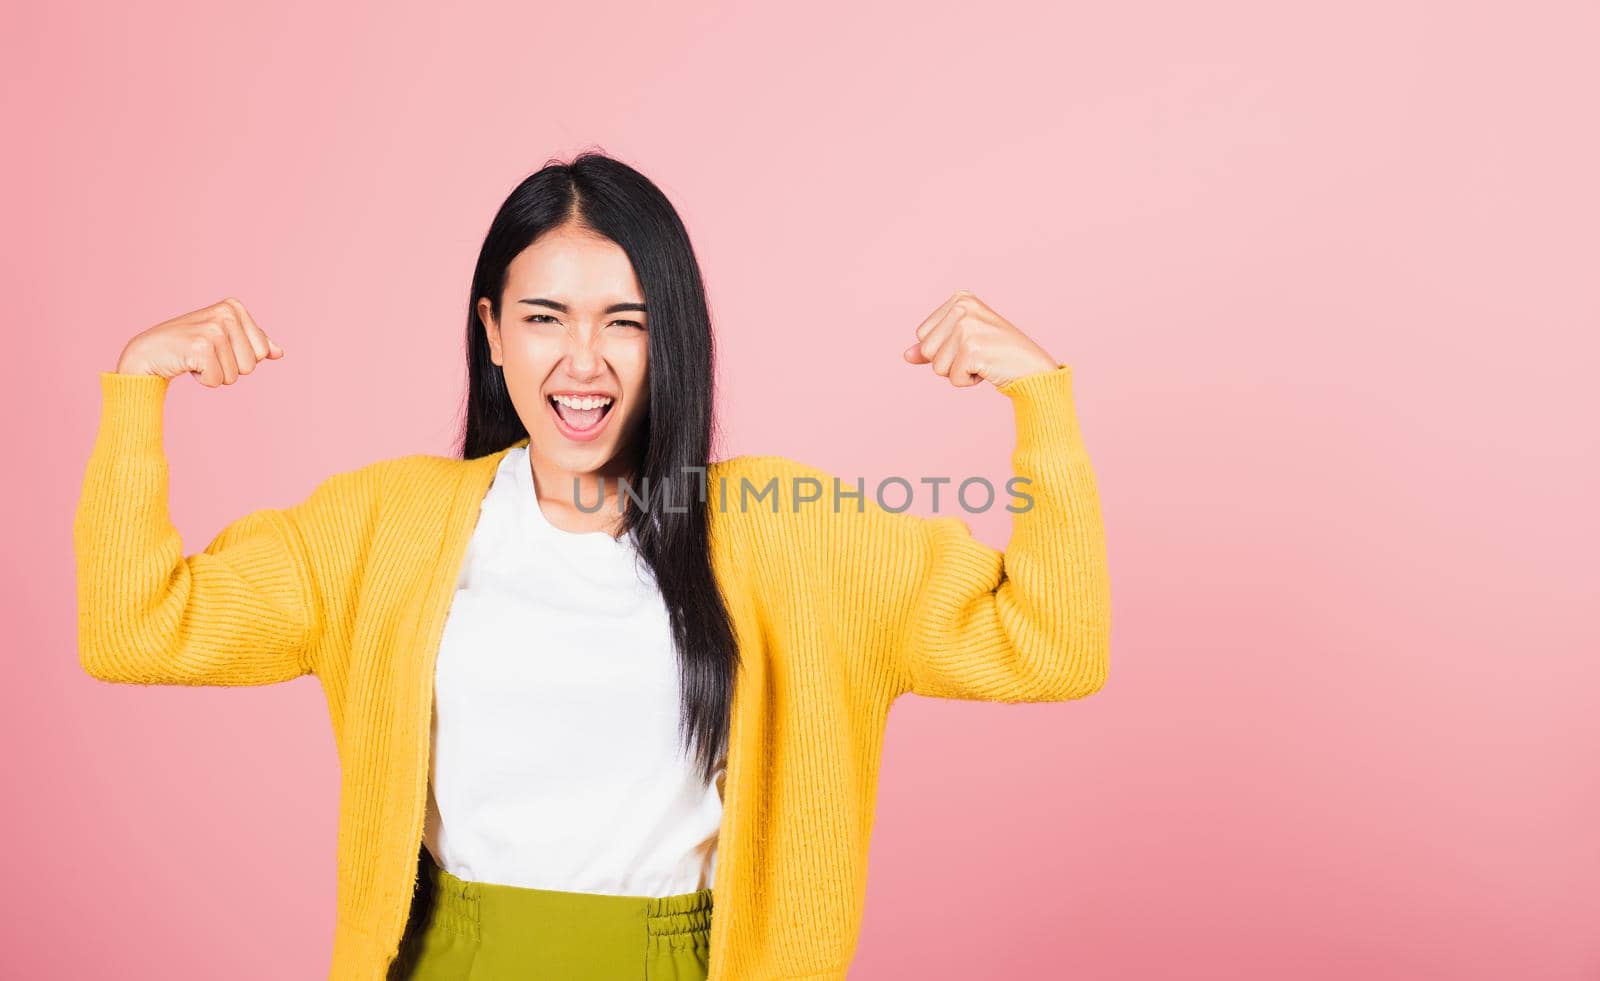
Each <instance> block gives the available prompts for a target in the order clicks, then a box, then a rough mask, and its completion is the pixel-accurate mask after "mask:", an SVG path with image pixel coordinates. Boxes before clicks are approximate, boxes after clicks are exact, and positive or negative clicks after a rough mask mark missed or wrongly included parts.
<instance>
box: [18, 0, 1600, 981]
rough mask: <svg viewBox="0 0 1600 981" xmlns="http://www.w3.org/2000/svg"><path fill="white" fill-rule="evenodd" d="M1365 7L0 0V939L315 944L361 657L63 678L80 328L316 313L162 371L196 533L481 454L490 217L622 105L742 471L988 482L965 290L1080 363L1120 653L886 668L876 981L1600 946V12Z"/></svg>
mask: <svg viewBox="0 0 1600 981" xmlns="http://www.w3.org/2000/svg"><path fill="white" fill-rule="evenodd" d="M1321 6H1322V9H1320V10H1311V9H1309V7H1308V5H1303V4H1280V3H1266V2H1259V3H1241V2H1225V3H1218V4H1204V5H1201V4H1182V3H1170V4H1148V3H1132V4H1129V3H1122V4H1111V5H1107V4H1096V5H1092V6H1091V5H1077V6H1076V7H1075V8H1073V9H1065V10H1063V9H1061V8H1060V7H1058V6H1057V5H1053V4H1052V5H1046V4H1042V3H1041V4H1034V5H1008V4H994V3H985V4H980V5H976V6H972V5H964V6H962V7H952V8H951V9H949V10H948V11H941V10H937V9H933V8H931V7H929V6H927V5H921V4H904V3H902V4H885V5H879V6H877V7H876V8H875V9H863V8H862V7H861V6H859V5H855V4H851V5H837V6H828V7H823V8H818V7H816V6H815V5H807V6H806V7H796V6H793V5H785V6H781V7H780V6H777V5H766V6H765V9H764V10H763V11H757V10H755V9H753V5H751V6H745V7H735V6H732V5H726V6H720V7H719V6H699V7H693V8H691V7H688V6H685V5H679V4H672V5H666V4H648V5H647V4H633V5H616V6H611V5H605V4H599V5H595V4H590V5H571V4H568V5H550V4H543V5H529V4H496V5H482V6H480V7H478V9H477V10H475V11H474V12H472V13H471V14H470V15H467V14H464V13H459V12H452V11H449V10H447V9H445V7H444V5H438V6H437V7H433V6H424V5H421V4H414V3H413V4H399V5H395V4H368V5H361V6H355V5H350V6H346V7H344V8H343V9H339V8H325V7H322V6H320V5H312V4H307V3H302V4H293V3H291V4H288V5H283V4H270V5H268V4H257V5H252V6H249V7H246V6H243V5H233V6H232V7H231V9H230V8H224V7H221V6H219V5H216V4H200V3H161V4H156V5H136V6H127V5H122V4H111V3H100V4H94V5H83V4H67V5H63V4H27V5H21V6H19V7H17V8H15V9H14V10H12V11H11V12H10V13H9V15H8V17H7V21H8V29H7V31H6V32H5V38H4V40H3V41H0V46H3V50H0V72H3V73H4V92H5V97H4V103H3V107H4V108H3V111H4V114H5V115H4V120H3V123H4V133H5V137H6V143H7V152H6V153H5V154H4V163H3V164H0V166H4V168H5V170H6V174H5V190H6V195H7V198H8V201H7V206H6V212H7V217H6V220H5V224H6V226H7V234H6V235H5V245H4V248H5V253H6V255H5V262H4V268H3V273H0V275H3V276H4V277H5V282H4V283H3V286H4V289H3V290H0V297H3V300H0V302H3V304H4V316H5V322H6V324H7V329H8V335H7V336H9V337H10V338H11V341H10V344H9V346H8V347H9V350H10V351H11V352H12V353H11V358H12V367H11V369H10V371H9V382H8V384H6V385H5V386H4V387H3V389H0V399H3V406H0V411H3V412H4V413H5V414H6V416H7V417H8V418H10V419H11V420H12V424H11V425H10V426H8V427H7V438H8V442H9V443H10V444H11V445H10V452H11V456H12V461H13V464H14V466H15V467H16V468H17V469H15V470H13V477H12V478H11V481H10V483H9V486H8V487H7V488H6V491H5V493H6V496H7V501H6V505H7V507H6V513H7V524H8V532H9V534H8V538H9V540H10V542H11V547H10V549H9V558H8V561H7V562H6V564H5V579H6V582H5V585H6V586H7V587H8V588H7V590H6V595H7V596H8V600H7V605H8V613H9V616H8V619H9V620H10V622H11V624H12V627H11V633H12V641H11V644H10V645H9V649H10V655H9V662H10V667H11V672H10V675H9V683H8V684H6V685H5V686H3V695H0V699H3V704H0V726H3V727H4V728H3V735H4V737H5V740H6V745H7V746H8V747H9V749H8V751H7V752H6V754H5V757H6V764H5V765H6V769H7V773H6V781H5V783H6V787H7V790H8V794H7V796H8V799H9V800H10V802H11V803H10V806H8V807H7V808H5V810H4V813H3V816H0V837H3V839H4V840H5V842H6V845H7V863H6V864H7V868H6V874H7V877H8V879H9V881H8V883H7V884H6V887H5V888H4V890H3V896H4V898H3V899H0V903H3V904H4V909H3V910H0V914H3V915H0V924H3V926H0V930H3V932H4V936H3V938H0V941H3V943H4V951H5V952H4V955H3V957H0V961H3V962H4V963H5V964H6V965H7V972H6V973H8V974H10V975H12V976H18V977H24V976H25V977H30V978H43V977H50V978H83V977H111V976H116V977H120V978H211V977H222V976H226V977H230V978H238V979H251V978H260V979H281V978H291V977H293V978H309V977H317V976H322V975H323V974H324V973H325V972H326V965H327V960H328V957H329V954H330V950H331V943H332V924H333V910H334V882H335V877H334V864H333V863H334V844H335V818H336V808H337V799H336V795H337V778H338V762H337V759H336V757H335V754H334V746H333V741H332V737H331V732H330V729H329V725H328V721H327V716H326V710H325V708H324V705H323V702H322V696H321V691H320V689H319V687H318V685H317V682H316V681H315V680H314V679H312V678H305V679H300V680H298V681H296V682H293V683H290V684H286V685H281V686H276V687H272V688H261V689H234V690H220V689H175V688H151V689H139V688H136V687H131V686H114V685H106V684H102V683H99V682H96V681H94V680H92V679H90V678H89V677H88V676H87V675H85V674H84V673H82V672H81V670H80V669H79V667H78V663H77V660H76V653H75V648H74V633H73V616H74V607H73V584H72V564H71V536H70V525H71V515H72V508H73V505H74V504H75V502H76V499H77V493H78V487H79V481H80V480H81V477H82V468H83V464H84V461H85V459H86V456H87V453H88V448H89V445H90V442H91V440H92V438H93V435H94V426H95V423H96V420H97V418H98V412H99V390H98V382H97V378H96V373H97V372H98V371H100V370H102V369H109V368H111V367H112V366H113V365H114V363H115V359H116V357H117V354H118V353H119V351H120V350H121V347H122V345H123V343H124V342H125V341H126V340H127V339H128V338H129V337H131V336H132V335H133V334H135V333H137V332H138V331H140V330H143V329H145V328H146V327H148V326H150V325H152V324H155V323H157V322H159V321H161V320H164V319H166V318H168V317H171V316H173V315H176V314H178V313H182V312H184V311H187V310H191V309H193V308H196V307H199V306H201V305H204V304H206V303H210V302H213V301H215V300H217V299H220V298H222V297H223V296H225V295H229V294H233V295H237V296H239V297H240V298H242V299H243V300H244V301H245V303H246V304H247V305H248V306H249V307H250V309H251V310H252V311H253V312H254V313H255V315H256V317H257V318H258V320H259V321H260V322H261V324H262V325H263V327H265V328H266V329H267V330H268V331H269V332H270V333H272V334H273V335H274V336H275V337H277V338H278V339H279V340H280V341H281V342H282V344H283V346H284V347H285V348H286V350H287V351H288V356H287V358H285V359H284V360H283V361H282V362H279V363H276V364H272V365H270V366H268V367H267V368H266V369H264V370H263V371H262V372H260V373H259V374H257V375H255V376H252V377H250V378H248V379H246V380H245V382H246V383H244V384H240V385H238V386H235V387H232V388H227V389H221V390H205V389H202V388H201V387H200V386H199V385H197V384H195V383H193V382H192V381H190V380H187V379H181V380H180V381H179V382H178V383H175V384H174V387H173V391H172V392H171V395H170V397H169V402H168V430H167V448H168V453H169V458H170V460H171V465H172V471H173V501H172V506H173V513H174V515H175V518H176V520H177V522H178V524H179V527H180V529H181V530H182V531H183V533H184V539H185V544H186V547H187V549H188V550H189V551H195V550H198V549H199V548H200V547H202V546H203V545H204V544H205V542H206V541H207V540H208V539H209V538H210V536H211V535H213V534H214V533H215V532H216V531H217V530H219V529H220V528H221V527H222V525H223V524H225V523H226V522H227V521H228V520H230V519H232V518H234V517H237V516H239V515H242V514H243V513H245V512H246V511H248V510H251V509H254V508H257V507H265V506H281V505H285V504H288V503H291V502H293V501H295V500H298V499H299V498H301V497H302V496H303V495H304V494H306V493H308V492H309V490H310V488H311V487H312V486H313V485H314V484H315V482H316V481H317V480H318V479H319V478H321V477H323V476H326V475H328V474H331V473H333V472H336V471H338V470H341V469H345V468H350V467H354V466H357V465H359V464H361V463H365V462H368V461H371V460H375V459H379V458H383V457H387V456H391V455H399V454H402V453H409V452H416V451H430V452H447V451H448V448H449V445H450V441H451V438H452V436H453V435H454V431H455V426H456V411H457V407H458V399H459V397H460V395H461V390H462V389H461V386H462V367H461V363H462V355H461V350H460V345H461V337H460V333H461V329H462V319H463V316H464V312H465V307H466V302H467V297H466V290H467V284H468V278H469V274H470V272H471V265H472V262H473V260H474V258H475V256H476V249H477V246H478V244H479V242H480V241H481V238H482V235H483V233H484V231H485V229H486V228H487V224H488V221H489V218H490V217H491V215H492V213H493V210H494V208H495V207H496V206H497V205H498V204H499V202H500V200H501V199H502V198H503V197H504V195H505V194H506V193H507V192H508V191H509V190H510V189H511V187H512V186H513V185H514V184H515V183H516V182H517V181H518V180H520V179H521V178H522V177H524V176H525V175H526V174H528V173H530V172H532V171H533V170H535V169H537V168H538V167H539V166H540V165H541V164H542V163H543V162H544V161H545V160H546V159H547V158H548V157H551V156H560V157H563V158H567V157H570V156H571V155H573V154H574V153H576V152H578V151H580V150H582V149H584V148H586V147H589V146H596V147H599V148H602V149H604V150H606V151H608V152H610V153H612V154H615V155H617V156H620V157H622V158H623V159H625V160H627V161H629V162H630V163H633V164H634V165H635V166H638V167H639V168H640V169H641V170H643V171H644V172H645V173H646V174H647V175H649V176H651V177H652V179H654V180H655V181H656V182H658V183H659V184H660V185H661V187H662V188H663V189H664V190H665V191H666V193H667V194H668V195H669V196H670V197H671V198H672V199H673V201H674V202H675V203H676V204H677V206H678V207H679V208H680V209H681V212H682V214H683V215H684V218H685V221H686V222H687V224H688V225H689V228H690V231H691V234H692V235H693V236H694V241H695V245H696V248H697V250H698V253H699V255H700V257H701V261H702V262H703V264H704V268H705V271H706V276H707V280H708V284H709V288H710V291H711V299H712V304H713V313H714V316H715V319H716V322H717V324H718V327H719V332H720V333H719V339H720V344H721V347H722V361H721V366H720V372H721V374H720V380H721V385H722V388H721V398H722V403H721V419H722V424H723V426H724V429H725V431H726V434H727V438H726V440H725V442H724V443H723V444H722V446H721V447H720V448H719V449H720V452H719V455H721V456H728V455H733V454H736V453H742V452H761V453H779V454H784V455H789V456H793V457H797V458H801V459H805V460H807V461H810V462H813V463H815V464H818V465H821V466H824V467H827V468H829V469H831V470H833V471H834V472H836V473H840V474H850V475H854V474H866V475H880V476H881V475H884V474H888V473H901V474H910V475H922V474H942V475H950V474H958V475H968V474H987V475H989V476H991V477H992V478H995V479H997V480H1003V478H1004V476H1005V475H1006V474H1007V473H1008V471H1007V469H1006V468H1007V462H1008V454H1009V450H1010V447H1011V444H1012V439H1011V435H1012V429H1011V419H1012V417H1011V414H1010V411H1009V407H1008V405H1007V404H1006V402H1005V400H1004V398H1003V397H1001V396H999V395H998V394H997V393H995V392H994V391H993V389H992V388H990V387H989V386H980V387H978V388H975V389H962V390H957V389H954V388H952V387H950V386H949V385H948V383H946V382H945V381H944V380H943V379H940V378H938V377H937V376H935V375H933V374H932V373H931V370H930V369H929V368H928V367H927V366H909V365H906V364H905V363H904V362H902V361H901V360H900V354H899V353H900V351H901V349H902V348H904V347H905V346H906V345H907V344H908V343H909V342H910V340H911V339H912V338H911V334H912V330H913V329H914V328H915V326H916V325H917V323H918V322H919V321H920V320H921V319H922V317H923V316H924V315H925V314H926V313H927V312H929V311H930V310H932V309H933V308H934V307H935V306H937V305H938V303H939V302H940V301H941V300H943V299H944V297H945V296H946V295H948V294H949V293H950V292H951V291H952V290H954V289H956V288H969V289H972V290H974V291H976V292H977V293H978V295H979V296H980V297H982V298H983V299H984V300H986V301H987V302H989V303H990V304H991V305H992V306H994V307H995V308H996V309H997V310H999V311H1000V312H1001V313H1002V314H1003V315H1005V316H1007V317H1008V318H1010V319H1011V320H1012V321H1013V322H1015V323H1016V324H1018V325H1019V326H1020V327H1022V328H1023V329H1024V330H1025V331H1027V332H1029V333H1030V334H1032V335H1033V336H1035V337H1037V338H1038V339H1039V340H1040V342H1041V343H1042V344H1043V345H1044V346H1045V347H1046V349H1048V350H1049V351H1050V352H1051V353H1052V354H1054V355H1056V356H1057V357H1058V358H1059V359H1060V360H1062V361H1065V362H1067V363H1069V364H1072V365H1073V366H1074V371H1075V378H1076V390H1077V398H1078V408H1079V412H1080V415H1081V418H1082V422H1083V426H1084V429H1085V432H1086V436H1087V440H1088V443H1089V448H1090V450H1091V453H1092V454H1093V457H1094V460H1095V463H1096V468H1097V472H1098V474H1099V476H1100V481H1101V494H1102V498H1103V501H1104V505H1105V517H1106V525H1107V536H1108V541H1109V547H1110V556H1111V563H1112V576H1113V588H1112V592H1113V596H1114V601H1115V615H1114V629H1113V639H1114V643H1113V652H1112V669H1111V676H1110V681H1109V683H1108V684H1107V685H1106V687H1105V689H1104V690H1103V691H1102V692H1101V693H1099V694H1097V695H1095V696H1094V697H1092V698H1090V699H1087V700H1085V701H1082V702H1078V703H1066V704H1044V705H1019V706H1006V705H998V704H983V703H968V702H944V701H935V700H928V699H920V698H915V697H908V698H906V699H904V700H902V701H901V702H899V703H897V705H896V707H895V710H894V712H893V715H892V717H891V725H890V730H889V733H888V742H887V746H886V749H885V754H886V758H885V769H884V774H883V783H882V788H881V802H880V805H879V806H880V810H879V816H878V822H877V825H876V830H875V837H874V842H873V854H872V866H871V867H872V874H871V879H870V884H869V894H868V907H867V915H866V922H865V927H864V932H863V936H862V940H861V944H860V947H859V951H858V955H857V958H856V961H855V966H854V970H853V972H852V977H859V978H869V979H870V978H877V979H892V978H906V977H917V978H929V979H934V978H972V977H1006V978H1012V977H1016V978H1022V977H1071V978H1079V979H1089V978H1106V979H1110V978H1165V977H1182V978H1263V979H1265V978H1286V977H1293V978H1350V977H1358V976H1359V977H1371V978H1508V977H1517V978H1594V977H1597V976H1600V934H1597V933H1596V926H1595V925H1596V923H1597V922H1600V880H1597V877H1600V780H1597V778H1596V769H1595V763H1594V758H1595V754H1596V752H1597V747H1600V712H1596V710H1595V688H1596V685H1597V683H1600V659H1597V657H1596V655H1597V653H1600V642H1597V641H1600V637H1597V630H1596V622H1595V609H1596V606H1597V604H1596V602H1595V600H1596V597H1597V594H1600V588H1597V587H1600V576H1597V573H1596V563H1595V558H1594V555H1595V546H1596V544H1597V543H1600V535H1597V531H1600V528H1597V525H1600V521H1597V518H1596V516H1595V509H1594V502H1595V500H1596V499H1597V498H1600V453H1597V449H1600V445H1597V439H1596V436H1595V423H1596V420H1597V418H1600V411H1597V410H1600V405H1597V395H1596V385H1595V381H1594V371H1595V367H1596V357H1597V355H1600V345H1597V343H1596V340H1595V337H1596V329H1597V327H1600V322H1597V321H1600V317H1597V313H1600V302H1597V299H1596V292H1595V271H1596V267H1597V263H1600V234H1597V231H1596V229H1597V228H1600V192H1597V187H1600V183H1597V180H1596V175H1597V174H1600V140H1597V136H1596V126H1595V121H1596V115H1595V113H1596V108H1595V93H1596V91H1597V84H1600V72H1597V70H1596V68H1595V62H1594V60H1593V58H1592V55H1593V44H1594V41H1595V38H1596V37H1597V36H1600V13H1597V8H1595V7H1594V6H1593V5H1592V4H1580V3H1572V4H1549V3H1532V4H1521V5H1516V6H1515V7H1513V5H1510V4H1499V5H1487V4H1455V3H1451V4H1447V3H1436V4H1422V3H1416V2H1404V3H1394V2H1386V3H1372V2H1363V3H1355V4H1350V3H1346V4H1339V5H1333V4H1328V5H1321ZM1497 8H1498V9H1497ZM970 523H971V526H972V528H973V530H974V533H975V534H977V535H978V536H979V537H980V538H982V539H984V540H985V541H988V542H989V543H991V544H994V545H997V546H1001V545H1003V544H1004V542H1005V538H1006V534H1007V530H1008V528H1009V519H1008V516H1007V515H1006V514H1005V513H1004V512H1003V511H997V512H994V513H989V514H983V515H975V516H973V517H972V518H971V522H970Z"/></svg>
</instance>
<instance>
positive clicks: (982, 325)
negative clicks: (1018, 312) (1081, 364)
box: [900, 290, 1059, 388]
mask: <svg viewBox="0 0 1600 981" xmlns="http://www.w3.org/2000/svg"><path fill="white" fill-rule="evenodd" d="M917 338H918V340H917V342H916V343H915V344H913V345H911V346H910V347H908V348H906V349H905V350H904V351H902V352H901V353H900V356H901V357H903V358H905V359H906V361H907V362H909V363H911V364H932V365H933V371H934V374H937V375H942V376H943V377H945V378H947V379H949V381H950V384H952V385H954V386H956V387H957V388H965V387H967V386H968V385H976V384H977V383H978V382H980V381H987V382H991V383H993V384H994V386H995V387H996V388H998V387H1000V386H1001V385H1004V384H1005V383H1006V382H1009V381H1013V380H1015V379H1018V378H1021V377H1022V376H1023V375H1031V374H1033V373H1034V372H1036V371H1051V370H1054V369H1055V368H1057V367H1059V362H1057V361H1056V359H1055V358H1052V357H1051V356H1050V354H1049V353H1048V352H1047V351H1045V349H1044V348H1042V347H1040V346H1039V345H1038V344H1037V343H1035V342H1034V340H1033V338H1031V337H1029V336H1028V335H1026V334H1024V333H1023V332H1022V331H1020V330H1018V329H1017V328H1016V327H1015V326H1013V325H1012V323H1011V322H1010V321H1009V320H1007V319H1006V318H1004V317H1002V316H1000V315H999V314H998V313H995V312H994V311H993V310H991V309H990V308H989V305H988V304H986V303H984V302H983V301H982V300H980V299H978V298H977V297H976V296H975V295H973V293H972V292H971V291H970V290H956V291H955V293H954V294H952V295H951V297H950V299H948V300H946V301H944V303H942V304H940V305H939V309H937V310H935V311H933V312H932V313H930V314H928V317H927V319H926V320H924V321H923V322H922V324H921V326H919V327H918V328H917Z"/></svg>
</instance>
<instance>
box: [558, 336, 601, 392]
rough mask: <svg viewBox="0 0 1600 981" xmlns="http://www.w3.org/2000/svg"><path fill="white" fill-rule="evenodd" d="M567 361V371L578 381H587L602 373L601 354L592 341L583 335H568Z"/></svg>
mask: <svg viewBox="0 0 1600 981" xmlns="http://www.w3.org/2000/svg"><path fill="white" fill-rule="evenodd" d="M565 361H566V363H567V364H566V367H567V373H568V374H570V375H571V376H572V377H573V378H574V379H575V380H577V381H580V382H581V381H586V380H588V379H590V378H593V377H594V376H595V375H597V374H599V373H600V364H601V361H600V355H599V354H598V353H597V352H596V351H595V349H594V345H593V344H592V343H590V342H589V341H587V340H585V339H583V338H581V337H573V336H572V335H571V334H568V335H567V348H566V354H565Z"/></svg>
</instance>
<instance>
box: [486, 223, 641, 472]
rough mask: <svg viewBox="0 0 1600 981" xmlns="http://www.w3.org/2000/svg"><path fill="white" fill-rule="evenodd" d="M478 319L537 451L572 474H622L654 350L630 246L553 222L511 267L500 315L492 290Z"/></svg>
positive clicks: (638, 417)
mask: <svg viewBox="0 0 1600 981" xmlns="http://www.w3.org/2000/svg"><path fill="white" fill-rule="evenodd" d="M478 319H479V320H480V321H482V323H483V325H484V330H485V331H487V333H488V339H489V351H490V356H491V357H492V358H493V360H494V363H495V364H497V365H500V366H501V368H502V369H503V370H504V373H505V379H506V387H507V388H508V389H509V390H510V393H511V401H512V403H513V404H514V405H515V406H516V409H517V415H518V416H520V417H521V419H522V422H523V425H525V426H526V427H527V429H528V435H529V437H530V445H531V446H532V447H533V448H534V449H533V452H536V453H538V454H540V455H542V456H543V457H544V458H545V460H546V461H547V462H549V463H550V464H551V465H553V466H556V467H560V468H563V469H565V470H570V471H572V472H574V473H591V472H596V471H603V472H605V473H606V474H607V475H608V476H617V475H622V474H623V473H624V472H625V467H624V465H625V464H627V463H628V461H627V460H626V459H624V458H621V457H620V456H619V453H627V452H629V451H631V449H632V445H633V439H634V437H635V435H636V434H637V432H638V430H639V427H640V425H641V424H642V423H643V422H644V418H645V411H646V409H647V408H648V402H649V398H648V388H647V386H646V381H647V377H648V370H649V352H650V344H649V335H648V333H647V330H648V328H649V326H650V322H649V319H648V317H647V316H646V313H645V311H644V293H643V291H642V290H640V288H639V282H638V280H637V279H636V278H635V277H634V273H633V264H632V263H631V262H629V261H628V255H627V253H626V252H624V251H622V247H621V246H619V245H617V244H616V243H615V242H612V241H610V240H609V239H604V238H600V237H598V236H596V235H595V234H593V233H592V232H583V231H579V230H576V229H573V228H571V227H567V226H563V227H561V228H556V229H552V230H551V231H549V232H547V233H545V234H544V235H542V236H540V237H539V238H538V240H536V241H535V242H534V243H533V244H532V245H529V246H528V247H527V248H526V249H523V250H522V252H520V253H519V254H518V255H517V257H516V258H515V259H513V260H512V262H511V265H510V267H509V268H508V269H507V270H506V288H505V293H504V294H503V295H502V296H501V298H500V320H499V322H498V323H496V322H495V320H494V318H493V315H492V313H491V311H490V305H489V299H488V298H487V297H481V298H479V300H478ZM558 396H560V397H562V398H560V399H559V400H558ZM562 401H564V402H567V403H568V404H559V402H562ZM613 462H615V463H616V464H617V465H616V466H614V467H607V464H611V463H613ZM612 471H618V472H617V473H613V472H612Z"/></svg>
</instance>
